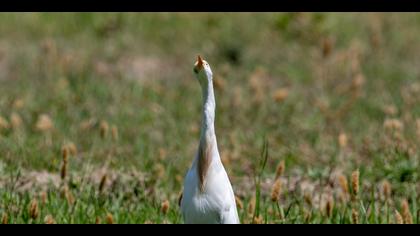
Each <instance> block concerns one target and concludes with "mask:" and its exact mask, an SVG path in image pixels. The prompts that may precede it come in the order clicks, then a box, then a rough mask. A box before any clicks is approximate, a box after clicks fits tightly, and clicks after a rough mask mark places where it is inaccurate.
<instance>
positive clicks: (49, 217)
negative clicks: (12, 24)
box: [44, 215, 55, 225]
mask: <svg viewBox="0 0 420 236" xmlns="http://www.w3.org/2000/svg"><path fill="white" fill-rule="evenodd" d="M44 222H45V224H47V225H52V224H55V220H54V218H53V217H52V215H47V216H45V218H44Z"/></svg>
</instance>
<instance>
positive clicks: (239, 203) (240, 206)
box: [235, 196, 244, 209]
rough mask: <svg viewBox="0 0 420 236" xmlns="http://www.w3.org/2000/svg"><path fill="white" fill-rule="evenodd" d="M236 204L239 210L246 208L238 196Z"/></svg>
mask: <svg viewBox="0 0 420 236" xmlns="http://www.w3.org/2000/svg"><path fill="white" fill-rule="evenodd" d="M235 202H236V207H237V208H238V209H243V208H244V204H243V203H242V200H241V199H240V198H239V197H238V196H235Z"/></svg>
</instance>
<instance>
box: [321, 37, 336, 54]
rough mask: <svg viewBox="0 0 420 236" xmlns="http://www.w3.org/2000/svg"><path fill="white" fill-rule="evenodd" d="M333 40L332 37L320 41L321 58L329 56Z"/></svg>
mask: <svg viewBox="0 0 420 236" xmlns="http://www.w3.org/2000/svg"><path fill="white" fill-rule="evenodd" d="M334 43H335V40H334V39H333V38H332V37H325V38H324V39H323V40H322V56H323V57H328V56H329V55H330V54H331V51H332V49H333V45H334Z"/></svg>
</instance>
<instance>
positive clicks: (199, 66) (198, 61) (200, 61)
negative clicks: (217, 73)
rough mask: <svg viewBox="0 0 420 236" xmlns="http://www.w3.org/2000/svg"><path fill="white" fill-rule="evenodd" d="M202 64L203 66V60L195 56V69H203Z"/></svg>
mask: <svg viewBox="0 0 420 236" xmlns="http://www.w3.org/2000/svg"><path fill="white" fill-rule="evenodd" d="M203 64H204V62H203V58H201V56H200V55H198V56H197V67H198V68H203Z"/></svg>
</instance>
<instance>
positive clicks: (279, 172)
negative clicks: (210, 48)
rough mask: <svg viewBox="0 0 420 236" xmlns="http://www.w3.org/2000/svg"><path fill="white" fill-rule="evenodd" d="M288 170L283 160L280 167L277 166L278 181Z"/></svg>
mask: <svg viewBox="0 0 420 236" xmlns="http://www.w3.org/2000/svg"><path fill="white" fill-rule="evenodd" d="M285 169H286V163H285V161H284V160H282V161H281V162H280V163H279V165H278V166H277V170H276V179H278V178H280V176H282V175H283V173H284V170H285Z"/></svg>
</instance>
